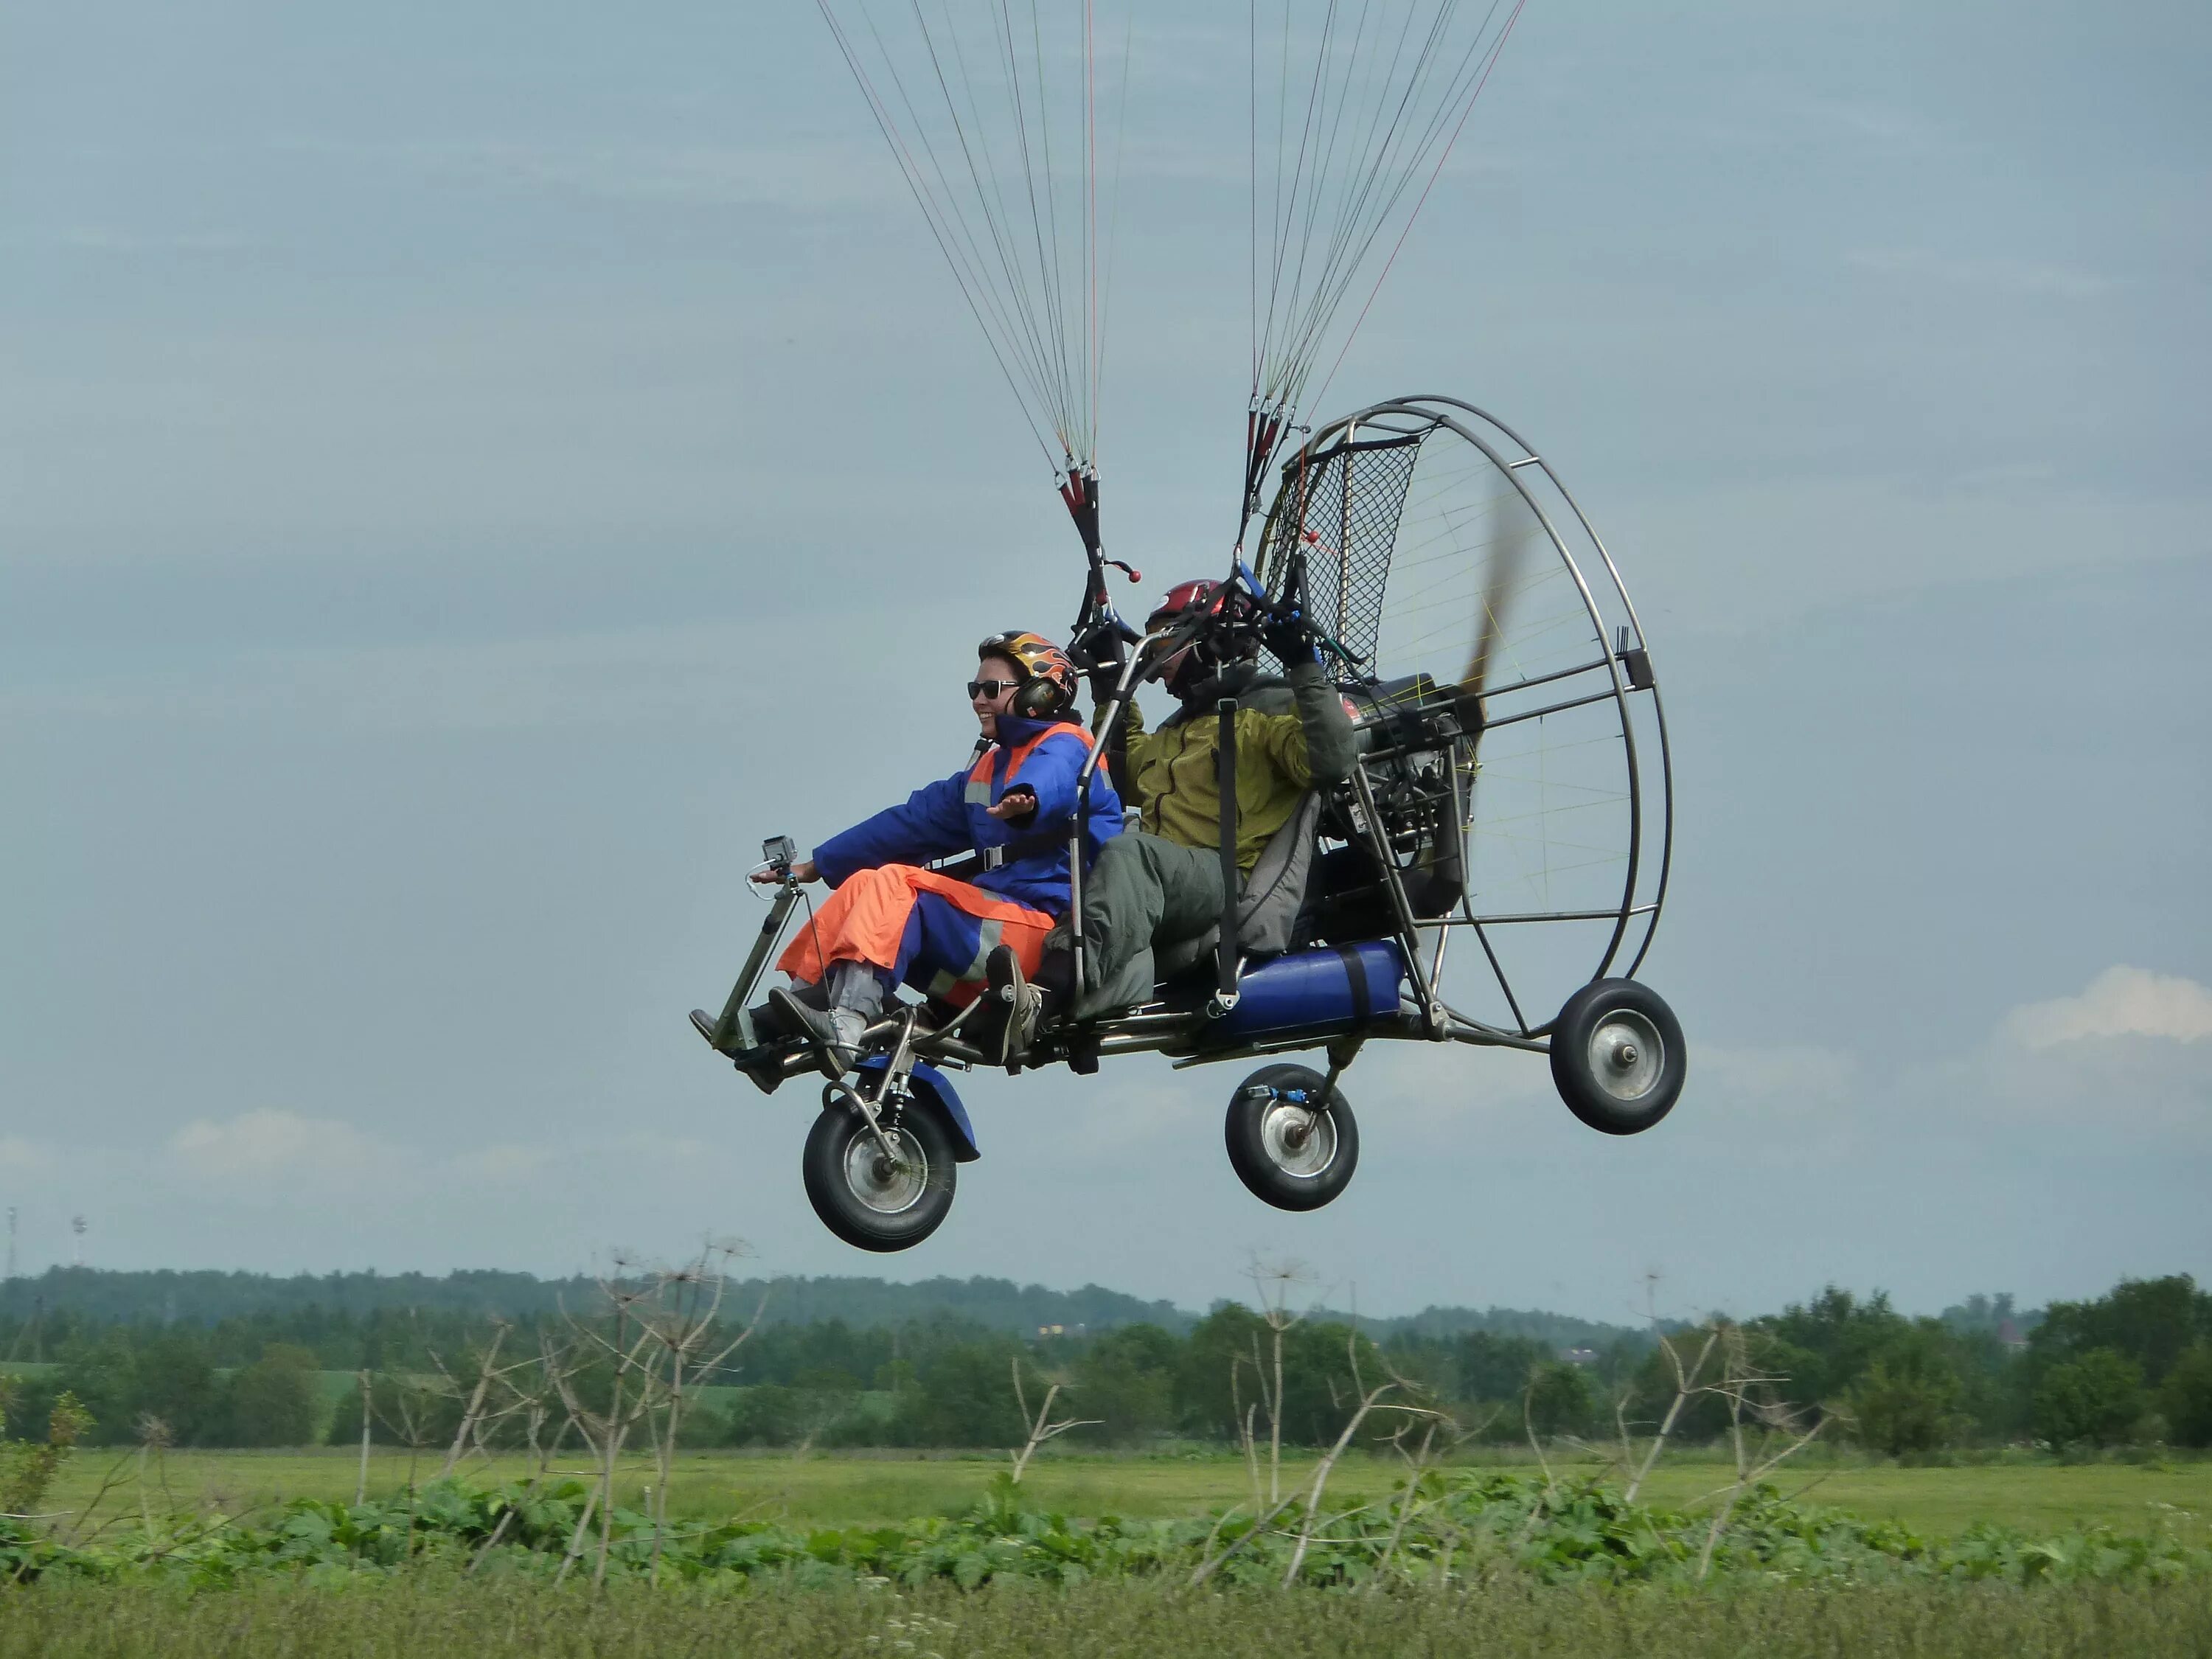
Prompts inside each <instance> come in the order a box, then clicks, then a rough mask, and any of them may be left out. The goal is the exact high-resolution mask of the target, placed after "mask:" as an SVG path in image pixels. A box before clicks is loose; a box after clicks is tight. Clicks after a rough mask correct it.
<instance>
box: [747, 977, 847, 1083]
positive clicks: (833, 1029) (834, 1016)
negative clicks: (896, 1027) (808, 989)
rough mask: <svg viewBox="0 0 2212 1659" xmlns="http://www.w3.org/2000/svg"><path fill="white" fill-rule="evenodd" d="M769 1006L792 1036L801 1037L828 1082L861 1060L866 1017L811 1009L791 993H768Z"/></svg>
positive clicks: (843, 1009)
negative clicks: (811, 1051)
mask: <svg viewBox="0 0 2212 1659" xmlns="http://www.w3.org/2000/svg"><path fill="white" fill-rule="evenodd" d="M768 1003H769V1007H770V1008H772V1009H774V1010H775V1014H776V1018H778V1019H779V1020H781V1022H782V1023H783V1024H784V1025H785V1027H786V1028H787V1030H790V1031H791V1032H792V1034H793V1036H803V1037H805V1039H806V1041H807V1042H808V1043H809V1044H810V1045H811V1046H812V1048H813V1049H814V1057H815V1058H816V1059H817V1060H819V1061H820V1062H821V1066H822V1075H823V1076H824V1077H826V1078H828V1079H829V1080H830V1081H831V1082H833V1083H834V1082H836V1080H837V1079H839V1078H842V1077H843V1076H844V1075H845V1073H848V1072H849V1071H851V1070H852V1069H853V1067H854V1065H855V1064H856V1063H857V1062H858V1061H859V1060H860V1034H861V1033H862V1032H863V1031H866V1030H867V1029H868V1022H867V1018H866V1016H865V1015H862V1014H860V1013H858V1012H855V1011H854V1010H853V1009H850V1008H834V1009H827V1010H824V1009H819V1008H810V1007H808V1006H806V1005H805V1003H804V1002H801V1001H800V1000H799V999H798V998H797V997H795V996H793V994H791V993H790V992H788V991H786V990H782V989H777V990H774V991H770V992H769V994H768Z"/></svg>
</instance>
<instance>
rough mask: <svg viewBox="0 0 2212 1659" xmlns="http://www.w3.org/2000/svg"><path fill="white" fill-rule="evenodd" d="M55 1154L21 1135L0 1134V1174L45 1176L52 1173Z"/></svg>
mask: <svg viewBox="0 0 2212 1659" xmlns="http://www.w3.org/2000/svg"><path fill="white" fill-rule="evenodd" d="M54 1167H55V1163H54V1155H53V1153H52V1152H50V1151H49V1150H47V1149H46V1147H44V1146H40V1145H39V1144H38V1142H36V1141H33V1140H26V1139H23V1137H22V1136H21V1135H0V1175H11V1176H43V1175H49V1174H51V1173H52V1171H53V1170H54Z"/></svg>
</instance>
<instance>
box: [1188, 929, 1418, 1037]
mask: <svg viewBox="0 0 2212 1659" xmlns="http://www.w3.org/2000/svg"><path fill="white" fill-rule="evenodd" d="M1405 974H1406V958H1405V957H1404V955H1403V954H1402V953H1401V951H1399V949H1398V945H1397V941H1396V940H1395V939H1364V940H1362V941H1361V942H1360V943H1358V944H1357V945H1317V946H1316V947H1315V948H1314V949H1312V950H1310V951H1289V952H1287V953H1285V955H1282V956H1279V957H1274V958H1273V960H1271V961H1267V962H1263V963H1261V964H1260V965H1259V966H1258V967H1256V968H1252V969H1247V970H1246V971H1245V974H1244V977H1243V980H1242V981H1239V983H1238V985H1237V1006H1235V1007H1234V1008H1232V1009H1231V1010H1230V1011H1229V1012H1227V1013H1226V1014H1225V1015H1223V1016H1222V1017H1221V1018H1219V1019H1217V1020H1209V1021H1207V1022H1206V1036H1205V1038H1204V1042H1205V1046H1206V1047H1207V1048H1227V1047H1231V1046H1233V1045H1235V1044H1237V1043H1241V1042H1259V1041H1263V1040H1266V1039H1269V1038H1273V1037H1280V1036H1292V1035H1298V1036H1308V1035H1310V1036H1333V1035H1334V1034H1335V1033H1337V1032H1339V1031H1349V1030H1354V1029H1355V1028H1357V1027H1358V1026H1362V1025H1366V1024H1371V1023H1372V1022H1374V1021H1376V1020H1378V1019H1387V1018H1390V1017H1391V1016H1392V1015H1395V1013H1396V1012H1398V1008H1399V998H1398V986H1399V982H1400V981H1401V980H1402V979H1403V978H1404V977H1405Z"/></svg>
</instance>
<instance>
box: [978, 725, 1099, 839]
mask: <svg viewBox="0 0 2212 1659" xmlns="http://www.w3.org/2000/svg"><path fill="white" fill-rule="evenodd" d="M1090 756H1091V745H1090V744H1088V743H1087V742H1085V740H1084V739H1083V738H1081V737H1079V736H1078V735H1077V734H1076V733H1075V732H1054V734H1053V735H1052V736H1050V737H1048V738H1046V739H1045V740H1044V741H1043V742H1042V743H1041V744H1038V745H1037V746H1036V748H1035V749H1032V750H1030V757H1029V758H1028V759H1027V760H1025V761H1024V762H1023V763H1022V769H1021V772H1020V774H1019V775H1018V776H1017V777H1016V778H1015V780H1014V781H1013V782H1012V784H1011V785H1009V786H1008V787H1007V790H1006V794H1007V795H1012V793H1014V792H1015V791H1016V790H1026V791H1028V792H1029V794H1030V799H1031V800H1032V802H1033V805H1031V806H1030V810H1029V811H1027V812H1026V813H1025V814H1024V815H1023V817H1022V818H1021V819H1020V821H1019V822H1018V823H1014V824H1013V827H1014V828H1016V829H1019V830H1021V831H1022V832H1023V833H1024V834H1035V833H1036V831H1038V830H1040V829H1050V828H1051V827H1052V826H1054V824H1057V823H1063V822H1065V821H1066V820H1067V819H1069V818H1072V817H1074V816H1075V781H1076V780H1077V778H1079V777H1080V776H1081V775H1082V773H1083V763H1084V762H1085V760H1087V759H1089V758H1090ZM1000 799H1005V797H1003V796H1002V797H1001V798H1000ZM994 816H997V815H996V814H994ZM1010 822H1012V821H1011V820H1010Z"/></svg>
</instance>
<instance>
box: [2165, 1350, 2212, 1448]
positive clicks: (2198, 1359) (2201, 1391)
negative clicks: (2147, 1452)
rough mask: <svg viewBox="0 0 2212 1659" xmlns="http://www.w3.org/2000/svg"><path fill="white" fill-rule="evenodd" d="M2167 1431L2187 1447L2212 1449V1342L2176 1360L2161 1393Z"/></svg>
mask: <svg viewBox="0 0 2212 1659" xmlns="http://www.w3.org/2000/svg"><path fill="white" fill-rule="evenodd" d="M2158 1408H2159V1410H2160V1412H2161V1413H2164V1414H2165V1417H2166V1431H2167V1433H2168V1434H2170V1435H2171V1436H2172V1437H2173V1439H2174V1441H2175V1442H2176V1443H2178V1444H2180V1445H2184V1446H2212V1342H2199V1343H2197V1345H2196V1346H2194V1347H2192V1348H2191V1349H2189V1350H2188V1351H2187V1352H2185V1353H2184V1354H2183V1355H2182V1356H2181V1358H2179V1359H2177V1360H2176V1361H2174V1364H2173V1369H2172V1370H2170V1371H2168V1372H2167V1373H2166V1382H2165V1383H2164V1385H2163V1386H2162V1387H2160V1389H2159V1391H2158Z"/></svg>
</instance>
